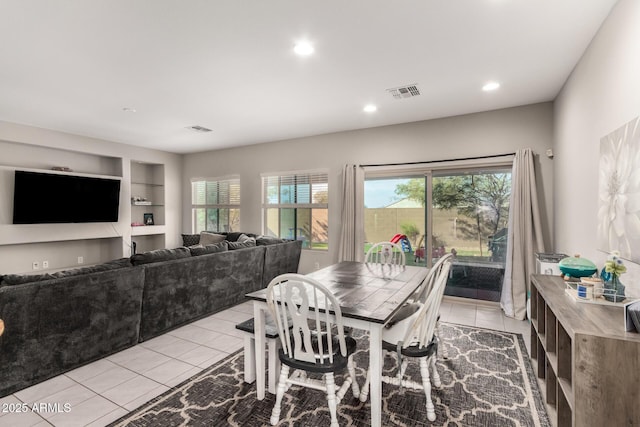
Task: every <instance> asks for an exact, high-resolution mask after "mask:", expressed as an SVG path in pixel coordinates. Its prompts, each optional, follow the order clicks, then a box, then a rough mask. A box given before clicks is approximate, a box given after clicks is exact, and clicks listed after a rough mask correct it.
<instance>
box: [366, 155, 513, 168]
mask: <svg viewBox="0 0 640 427" xmlns="http://www.w3.org/2000/svg"><path fill="white" fill-rule="evenodd" d="M515 154H516V153H504V154H494V155H491V156H476V157H460V158H457V159H441V160H429V161H424V162H406V163H379V164H371V165H360V167H363V168H368V167H373V166H409V165H427V164H430V163H444V162H459V161H463V160H480V159H492V158H494V157H507V156H515Z"/></svg>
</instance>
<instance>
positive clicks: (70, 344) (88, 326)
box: [0, 239, 302, 397]
mask: <svg viewBox="0 0 640 427" xmlns="http://www.w3.org/2000/svg"><path fill="white" fill-rule="evenodd" d="M258 242H259V244H258V245H257V246H251V247H242V245H237V246H239V247H240V249H235V250H226V249H227V248H226V247H225V250H224V251H221V252H218V253H209V254H204V255H199V256H192V255H191V251H190V250H189V249H188V248H177V249H171V250H161V251H153V252H149V253H146V254H138V255H134V256H133V257H132V258H131V262H129V259H123V260H118V261H114V262H111V263H106V264H104V265H98V266H92V267H88V268H86V269H81V270H70V271H68V272H60V273H56V274H51V275H40V276H14V275H7V276H4V277H3V278H2V279H3V280H2V282H0V283H2V285H0V319H3V320H4V323H5V332H4V334H3V335H2V336H0V367H1V369H0V397H3V396H6V395H8V394H11V393H13V392H15V391H17V390H20V389H23V388H25V387H28V386H30V385H33V384H36V383H38V382H41V381H44V380H46V379H48V378H51V377H53V376H56V375H59V374H61V373H64V372H66V371H68V370H71V369H74V368H76V367H79V366H81V365H84V364H86V363H89V362H92V361H94V360H97V359H100V358H102V357H105V356H107V355H109V354H112V353H115V352H117V351H120V350H123V349H125V348H127V347H131V346H133V345H135V344H137V343H138V342H142V341H145V340H148V339H150V338H153V337H155V336H157V335H160V334H162V333H164V332H166V331H169V330H171V329H174V328H177V327H179V326H182V325H184V324H187V323H190V322H192V321H194V320H197V319H200V318H202V317H205V316H207V315H210V314H212V313H215V312H217V311H220V310H223V309H225V308H228V307H230V306H233V305H235V304H238V303H239V302H242V301H243V300H245V297H244V295H245V294H246V293H248V292H252V291H254V290H257V289H260V288H262V287H265V286H266V284H268V283H269V282H270V281H271V279H273V278H274V277H276V276H277V275H279V274H283V273H290V272H297V270H298V263H299V260H300V253H301V248H302V245H301V242H300V241H284V242H282V241H279V242H278V241H273V240H268V239H267V240H263V241H262V242H260V239H258ZM260 243H262V244H260ZM223 246H224V245H223ZM200 252H201V251H200ZM194 253H199V252H197V251H194ZM136 264H137V265H136ZM30 278H31V279H30Z"/></svg>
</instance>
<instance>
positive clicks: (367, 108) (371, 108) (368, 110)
mask: <svg viewBox="0 0 640 427" xmlns="http://www.w3.org/2000/svg"><path fill="white" fill-rule="evenodd" d="M362 110H363V111H364V112H365V113H374V112H376V111H377V110H378V107H376V106H375V105H373V104H368V105H365V106H364V108H363V109H362Z"/></svg>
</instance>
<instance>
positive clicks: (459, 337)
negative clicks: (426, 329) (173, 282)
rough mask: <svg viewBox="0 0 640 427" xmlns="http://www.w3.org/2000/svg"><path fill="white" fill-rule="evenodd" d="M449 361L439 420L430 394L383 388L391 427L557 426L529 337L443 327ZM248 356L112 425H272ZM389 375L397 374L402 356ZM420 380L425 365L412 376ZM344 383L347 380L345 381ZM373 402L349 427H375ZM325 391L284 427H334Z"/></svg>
mask: <svg viewBox="0 0 640 427" xmlns="http://www.w3.org/2000/svg"><path fill="white" fill-rule="evenodd" d="M353 336H354V337H355V338H356V339H357V340H358V351H357V353H356V355H355V360H356V364H357V366H358V368H357V373H358V380H359V381H358V382H359V383H360V384H361V385H362V383H363V382H364V376H365V374H366V371H365V368H366V367H367V366H368V351H367V349H368V337H367V335H366V334H364V333H362V332H360V331H357V330H356V331H354V333H353ZM441 336H442V339H443V342H444V345H445V346H447V349H448V352H449V358H448V359H442V358H441V357H440V358H439V359H438V362H437V369H438V372H439V373H440V377H441V380H442V386H441V387H439V388H437V387H433V388H432V397H433V402H434V404H435V407H436V420H435V422H433V423H430V422H429V421H428V420H427V417H426V409H425V396H424V393H423V392H422V391H413V390H407V389H405V390H402V391H401V390H399V388H398V387H396V386H392V385H387V384H384V385H383V390H382V394H383V399H384V401H383V408H382V411H383V415H382V417H383V418H382V425H384V426H430V425H446V426H536V427H537V426H542V427H546V426H550V423H549V419H548V417H547V413H546V410H545V406H544V403H543V401H542V398H541V397H540V391H539V389H538V384H537V382H536V379H535V376H534V374H533V371H532V369H531V364H530V361H529V356H528V355H527V351H526V348H525V346H524V341H523V339H522V335H520V334H513V333H509V332H499V331H494V330H490V329H481V328H474V327H468V326H460V325H453V324H442V327H441ZM243 362H244V360H243V352H242V351H240V352H237V353H235V354H233V355H231V356H229V357H228V358H226V359H225V360H223V361H221V362H218V363H217V364H216V365H214V366H212V367H210V368H208V369H206V370H204V371H203V372H201V373H200V374H198V375H196V376H194V377H192V378H190V379H189V380H187V381H185V382H184V383H182V384H180V385H178V386H177V387H175V388H173V389H172V390H169V391H167V392H166V393H164V394H163V395H161V396H159V397H157V398H155V399H154V400H152V401H150V402H148V403H146V404H145V405H143V406H141V407H140V408H138V409H137V410H135V411H133V412H131V413H130V414H128V415H126V416H125V417H123V418H121V419H119V420H118V421H116V422H115V423H113V424H111V425H112V426H154V427H156V426H216V427H217V426H239V427H246V426H269V425H270V424H269V417H270V415H271V409H272V408H273V404H274V401H275V396H273V395H271V394H269V393H267V396H266V398H265V399H264V400H262V401H259V400H256V393H255V384H246V383H245V382H244V381H243V378H242V372H243ZM384 371H385V373H386V374H387V375H395V372H396V361H395V357H389V356H387V357H386V358H385V365H384ZM407 371H408V372H409V373H410V375H412V376H413V377H414V378H416V379H418V380H419V379H420V374H419V370H418V366H417V363H411V364H410V367H409V368H408V370H407ZM336 382H338V383H341V380H340V379H337V381H336ZM370 411H371V410H370V407H369V403H368V402H367V403H360V401H359V400H357V399H354V398H353V395H352V394H351V392H350V391H349V392H347V395H346V396H345V397H344V398H343V400H342V402H341V403H340V405H338V417H339V420H338V421H339V423H340V425H341V426H369V425H371V419H370ZM329 423H330V417H329V410H328V408H327V405H326V398H325V395H324V394H323V393H322V392H319V391H315V390H310V389H305V388H300V387H297V386H294V387H292V388H291V389H290V390H289V392H287V393H286V394H285V397H284V399H283V405H282V415H281V418H280V424H279V425H280V426H289V427H292V426H323V425H329Z"/></svg>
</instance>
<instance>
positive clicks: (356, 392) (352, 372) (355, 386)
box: [347, 355, 360, 399]
mask: <svg viewBox="0 0 640 427" xmlns="http://www.w3.org/2000/svg"><path fill="white" fill-rule="evenodd" d="M347 370H348V371H349V376H350V377H351V392H352V393H353V397H355V398H356V399H357V398H358V397H360V387H358V381H357V380H356V368H355V366H354V364H353V355H351V356H349V361H348V363H347Z"/></svg>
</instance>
